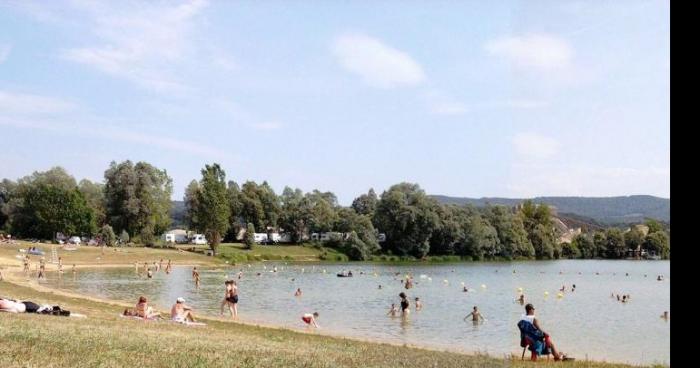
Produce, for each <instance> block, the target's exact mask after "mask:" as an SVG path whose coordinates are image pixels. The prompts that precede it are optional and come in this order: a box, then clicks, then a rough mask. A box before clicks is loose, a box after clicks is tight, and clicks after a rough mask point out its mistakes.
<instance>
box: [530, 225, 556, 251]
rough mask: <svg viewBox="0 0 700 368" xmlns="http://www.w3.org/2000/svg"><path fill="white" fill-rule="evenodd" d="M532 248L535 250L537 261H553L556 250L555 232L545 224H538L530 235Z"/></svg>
mask: <svg viewBox="0 0 700 368" xmlns="http://www.w3.org/2000/svg"><path fill="white" fill-rule="evenodd" d="M529 238H530V242H532V247H533V248H535V257H536V258H537V259H553V258H554V248H555V237H554V230H553V229H552V228H551V227H548V226H545V225H543V224H538V225H537V226H535V229H534V230H533V231H532V233H531V234H530V235H529Z"/></svg>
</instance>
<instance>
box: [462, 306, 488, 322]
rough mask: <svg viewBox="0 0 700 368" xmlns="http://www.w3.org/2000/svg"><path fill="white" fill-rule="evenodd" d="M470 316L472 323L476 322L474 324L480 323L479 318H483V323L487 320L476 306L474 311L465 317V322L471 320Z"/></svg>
mask: <svg viewBox="0 0 700 368" xmlns="http://www.w3.org/2000/svg"><path fill="white" fill-rule="evenodd" d="M469 316H471V317H472V322H474V323H478V322H479V318H481V321H482V322H483V321H485V320H486V319H484V316H482V315H481V312H479V309H477V307H476V305H475V306H474V310H472V312H471V313H469V314H467V316H466V317H464V320H465V321H466V320H467V318H469Z"/></svg>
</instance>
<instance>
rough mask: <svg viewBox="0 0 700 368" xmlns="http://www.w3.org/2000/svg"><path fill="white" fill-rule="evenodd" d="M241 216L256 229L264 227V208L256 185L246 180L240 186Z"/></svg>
mask: <svg viewBox="0 0 700 368" xmlns="http://www.w3.org/2000/svg"><path fill="white" fill-rule="evenodd" d="M240 198H241V207H242V211H241V217H242V218H243V221H245V222H246V223H248V222H252V223H253V225H254V226H255V228H256V229H265V208H264V207H263V203H262V200H261V199H260V195H259V193H258V185H257V184H255V182H253V181H247V182H245V183H244V184H243V186H242V187H241V197H240Z"/></svg>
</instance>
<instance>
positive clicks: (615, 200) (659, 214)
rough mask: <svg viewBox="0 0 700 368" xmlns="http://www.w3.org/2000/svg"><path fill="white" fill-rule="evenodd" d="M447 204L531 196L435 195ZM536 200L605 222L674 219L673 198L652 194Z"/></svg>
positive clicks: (482, 203)
mask: <svg viewBox="0 0 700 368" xmlns="http://www.w3.org/2000/svg"><path fill="white" fill-rule="evenodd" d="M431 197H433V198H435V199H436V200H437V201H438V202H440V203H444V204H458V205H465V204H471V205H474V206H477V207H483V206H486V205H487V204H491V205H505V206H515V205H516V204H518V203H521V202H523V201H525V200H527V199H528V198H498V197H494V198H465V197H449V196H443V195H431ZM530 199H532V201H533V202H535V203H544V204H547V205H550V206H554V207H556V208H557V212H559V213H562V214H564V213H569V214H574V215H579V216H583V217H588V218H590V219H593V220H595V221H596V222H598V223H601V224H619V223H633V222H641V221H644V220H645V219H647V218H652V219H655V220H659V221H663V222H667V223H668V222H670V221H671V199H670V198H660V197H654V196H650V195H632V196H621V197H535V198H530Z"/></svg>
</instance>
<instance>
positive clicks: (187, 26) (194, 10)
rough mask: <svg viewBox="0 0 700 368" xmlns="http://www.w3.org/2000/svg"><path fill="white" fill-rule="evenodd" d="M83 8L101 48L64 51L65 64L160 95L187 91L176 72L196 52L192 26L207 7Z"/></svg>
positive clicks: (198, 2) (197, 0) (199, 2)
mask: <svg viewBox="0 0 700 368" xmlns="http://www.w3.org/2000/svg"><path fill="white" fill-rule="evenodd" d="M78 6H79V7H81V8H82V9H83V10H85V11H87V12H88V13H89V14H90V18H91V19H94V22H95V24H94V30H93V31H94V33H95V36H97V38H98V39H100V41H101V44H100V45H97V46H92V47H80V48H72V49H67V50H64V51H63V52H62V54H61V56H62V57H63V58H65V59H67V60H70V61H74V62H77V63H80V64H84V65H88V66H91V67H93V68H96V69H98V70H100V71H102V72H105V73H108V74H111V75H113V76H116V77H121V78H124V79H127V80H129V81H131V82H133V83H135V84H137V85H139V86H141V87H145V88H148V89H152V90H155V91H175V92H182V91H183V90H185V89H186V88H185V86H184V85H183V84H182V83H181V82H180V81H179V78H178V76H177V73H175V72H174V71H173V70H172V69H173V67H174V66H175V65H177V63H178V62H181V61H182V59H183V56H184V55H185V53H186V52H187V51H188V48H190V47H191V44H192V42H191V40H190V37H189V36H190V30H191V28H192V23H193V21H194V19H195V17H196V16H197V15H198V14H199V13H200V12H201V10H202V9H203V8H204V7H206V6H207V2H206V1H204V0H192V1H189V2H186V3H184V4H180V5H178V6H175V7H166V6H160V7H159V6H153V5H150V4H149V3H135V4H131V5H124V4H123V3H120V6H115V7H110V6H109V5H108V4H106V3H94V2H88V3H83V2H80V3H79V4H78Z"/></svg>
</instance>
